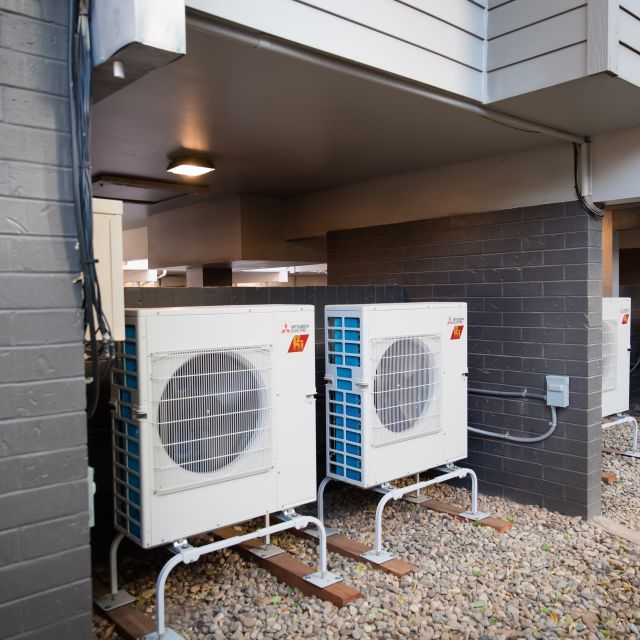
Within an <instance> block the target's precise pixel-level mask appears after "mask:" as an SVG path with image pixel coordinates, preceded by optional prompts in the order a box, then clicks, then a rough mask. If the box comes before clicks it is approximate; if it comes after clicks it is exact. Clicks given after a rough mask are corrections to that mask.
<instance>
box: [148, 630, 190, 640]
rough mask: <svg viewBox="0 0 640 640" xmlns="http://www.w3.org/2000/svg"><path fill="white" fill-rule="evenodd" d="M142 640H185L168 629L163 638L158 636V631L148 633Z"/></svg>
mask: <svg viewBox="0 0 640 640" xmlns="http://www.w3.org/2000/svg"><path fill="white" fill-rule="evenodd" d="M140 640H184V636H181V635H180V634H179V633H178V632H177V631H174V630H173V629H169V628H168V627H167V628H166V629H165V632H164V633H163V634H162V635H161V636H160V635H158V632H157V631H154V632H153V633H148V634H147V635H146V636H142V638H141V639H140Z"/></svg>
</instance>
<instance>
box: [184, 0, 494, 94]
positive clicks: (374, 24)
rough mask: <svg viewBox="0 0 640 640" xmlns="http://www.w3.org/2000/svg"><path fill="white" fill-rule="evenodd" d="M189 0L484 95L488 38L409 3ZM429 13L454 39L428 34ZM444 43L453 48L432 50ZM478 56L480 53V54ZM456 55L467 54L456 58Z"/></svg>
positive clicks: (472, 9) (349, 56)
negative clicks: (483, 40)
mask: <svg viewBox="0 0 640 640" xmlns="http://www.w3.org/2000/svg"><path fill="white" fill-rule="evenodd" d="M454 1H455V2H458V0H454ZM464 2H466V3H467V4H468V5H469V8H468V11H469V14H470V15H474V14H476V12H477V10H478V9H480V11H482V9H481V8H479V7H478V3H476V2H471V1H470V0H464ZM312 3H313V6H312ZM447 3H448V2H447ZM447 3H445V2H441V1H440V2H438V1H437V0H432V2H426V1H425V5H433V6H435V5H444V4H447ZM186 4H187V6H188V7H190V8H193V9H196V10H197V11H200V12H202V13H205V14H207V13H208V14H210V15H215V16H217V17H220V18H223V19H225V20H228V21H230V22H235V23H237V24H241V25H243V26H246V27H249V28H251V29H254V30H257V31H261V32H263V33H266V34H270V35H273V36H276V37H279V38H283V39H285V40H289V41H291V42H295V43H298V44H300V45H303V46H305V47H309V48H312V49H316V50H318V51H323V52H326V53H329V54H331V55H334V56H337V57H340V58H344V59H346V60H352V61H354V62H357V63H360V64H363V65H366V66H369V67H373V68H376V69H380V70H383V71H386V72H388V73H391V74H394V75H398V76H403V77H406V78H409V79H411V80H415V81H417V82H421V83H424V84H426V85H430V86H433V87H437V88H439V89H443V90H445V91H450V92H452V93H455V94H459V95H463V96H465V97H468V98H472V99H475V100H482V96H483V73H482V71H480V69H482V65H483V51H482V50H483V46H482V42H481V40H480V39H478V38H477V37H475V36H473V35H471V34H470V33H467V31H465V30H463V29H457V28H454V27H452V26H451V25H448V24H446V23H445V22H444V21H443V20H442V19H440V20H438V19H436V18H435V17H432V16H430V15H427V14H426V13H424V12H423V11H418V10H417V9H416V8H412V7H409V6H407V4H405V3H401V2H397V1H395V0H373V1H372V0H369V1H366V2H365V1H364V0H350V1H349V2H337V1H334V0H309V2H306V0H305V2H302V1H301V0H300V1H298V0H271V1H270V2H269V9H268V11H267V10H265V6H264V0H243V1H242V2H238V1H237V0H187V2H186ZM415 4H418V3H417V2H416V3H415ZM320 6H322V10H320V9H319V7H320ZM462 6H463V5H459V8H458V11H462V10H463V9H462V8H460V7H462ZM329 7H331V9H329ZM329 11H332V12H329ZM382 11H384V13H383V14H382ZM334 12H335V13H334ZM336 14H338V15H336ZM450 15H453V14H450ZM345 16H351V17H345ZM400 16H402V17H401V18H400ZM429 21H431V22H432V25H433V24H437V25H438V26H439V28H440V29H442V30H443V32H444V30H446V32H447V33H448V34H449V42H446V41H445V40H446V38H442V37H438V38H437V42H436V41H435V40H434V38H430V37H429V35H427V33H428V32H426V28H427V25H428V23H429ZM412 23H415V25H414V24H412ZM416 25H420V26H419V27H416ZM430 28H432V27H430ZM421 30H422V33H421ZM390 34H393V35H390ZM413 40H418V41H419V42H420V43H421V44H420V45H418V44H416V43H414V42H412V41H413ZM425 44H426V45H427V46H428V47H430V48H426V47H425V46H424V45H425ZM438 47H440V49H441V51H445V50H446V51H447V53H446V54H445V53H436V52H434V51H433V50H431V48H434V49H437V48H438ZM474 56H477V57H478V59H477V61H475V62H474ZM454 57H456V58H460V59H462V60H463V62H461V61H457V60H454V59H453V58H454ZM470 63H471V64H470ZM472 67H474V68H472Z"/></svg>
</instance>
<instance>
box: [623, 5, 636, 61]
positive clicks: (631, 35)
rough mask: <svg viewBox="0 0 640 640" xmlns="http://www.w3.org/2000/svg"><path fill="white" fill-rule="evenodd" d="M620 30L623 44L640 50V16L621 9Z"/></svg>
mask: <svg viewBox="0 0 640 640" xmlns="http://www.w3.org/2000/svg"><path fill="white" fill-rule="evenodd" d="M639 9H640V7H639ZM618 30H619V31H618V33H619V37H620V43H621V44H623V45H625V46H627V47H630V48H631V49H635V50H636V51H640V17H636V16H634V15H631V14H630V13H627V12H626V11H620V14H619V23H618Z"/></svg>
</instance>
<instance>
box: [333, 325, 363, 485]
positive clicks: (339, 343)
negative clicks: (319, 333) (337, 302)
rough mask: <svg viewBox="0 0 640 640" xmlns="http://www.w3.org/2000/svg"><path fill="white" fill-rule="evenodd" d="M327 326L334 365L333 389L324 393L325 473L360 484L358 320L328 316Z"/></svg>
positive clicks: (359, 344)
mask: <svg viewBox="0 0 640 640" xmlns="http://www.w3.org/2000/svg"><path fill="white" fill-rule="evenodd" d="M327 324H328V326H327V364H331V365H337V366H336V383H335V386H336V388H335V389H331V390H330V391H329V393H328V394H327V443H328V456H329V460H328V463H329V469H328V472H329V475H332V476H334V477H337V478H345V479H348V480H353V481H354V482H359V481H361V480H362V435H361V430H362V424H361V417H362V416H361V413H362V409H361V405H362V396H361V394H360V393H359V392H357V391H354V390H353V380H354V379H357V377H358V376H357V375H356V371H355V370H356V369H359V368H360V366H361V360H360V358H361V355H360V354H361V352H362V351H361V342H360V318H354V317H348V316H347V317H345V316H330V317H329V318H328V319H327ZM347 392H348V393H347Z"/></svg>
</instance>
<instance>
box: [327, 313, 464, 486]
mask: <svg viewBox="0 0 640 640" xmlns="http://www.w3.org/2000/svg"><path fill="white" fill-rule="evenodd" d="M466 315H467V309H466V304H465V303H458V302H456V303H453V302H452V303H437V302H430V303H408V304H378V305H376V304H371V305H337V306H327V307H326V308H325V327H326V343H327V347H326V380H327V397H326V403H327V476H328V477H329V478H334V479H337V480H342V481H343V482H347V483H351V484H354V485H357V486H360V487H365V488H368V487H373V486H376V485H380V484H382V483H385V482H390V481H392V480H396V479H398V478H401V477H404V476H407V475H410V474H414V473H417V472H420V471H423V470H426V469H431V468H435V467H437V466H439V465H443V464H446V463H450V462H454V461H456V460H460V459H462V458H465V457H466V455H467V377H466V376H467V334H466V331H467V326H466V325H467V320H466Z"/></svg>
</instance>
